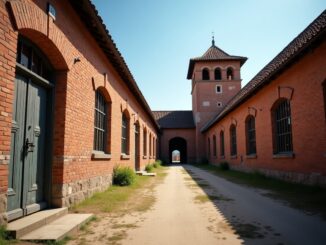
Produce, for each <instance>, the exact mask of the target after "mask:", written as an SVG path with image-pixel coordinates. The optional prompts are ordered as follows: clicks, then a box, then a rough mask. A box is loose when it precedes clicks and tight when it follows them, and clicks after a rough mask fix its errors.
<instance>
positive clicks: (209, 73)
mask: <svg viewBox="0 0 326 245" xmlns="http://www.w3.org/2000/svg"><path fill="white" fill-rule="evenodd" d="M246 60H247V58H246V57H241V56H233V55H229V54H227V53H226V52H224V51H223V50H221V49H220V48H218V47H217V46H215V41H214V37H213V39H212V46H211V47H210V48H209V49H208V50H207V51H206V52H205V53H204V54H203V55H202V56H200V57H197V58H192V59H190V61H189V68H188V75H187V79H191V80H192V86H191V95H192V111H193V116H194V121H195V125H196V156H197V161H201V160H202V159H203V158H204V157H205V156H206V153H205V145H206V144H207V143H206V142H204V136H203V135H202V133H201V131H200V130H201V128H202V127H203V126H204V125H205V124H206V123H207V122H208V121H209V120H210V119H212V118H213V117H214V116H215V115H216V114H218V113H219V112H220V111H221V110H222V109H223V107H224V106H225V105H226V104H227V103H228V102H229V101H230V99H231V98H232V97H233V96H234V95H235V94H236V93H238V91H239V90H240V89H241V76H240V67H241V66H242V65H243V64H244V63H245V62H246Z"/></svg>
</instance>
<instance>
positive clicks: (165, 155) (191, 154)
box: [160, 129, 196, 163]
mask: <svg viewBox="0 0 326 245" xmlns="http://www.w3.org/2000/svg"><path fill="white" fill-rule="evenodd" d="M175 137H180V138H183V139H185V140H186V142H187V155H188V156H187V158H188V163H194V162H196V148H195V146H196V144H195V143H196V134H195V129H163V130H162V134H161V136H160V150H161V152H160V154H161V155H160V158H161V159H162V160H164V161H166V162H169V159H170V156H169V141H170V140H171V139H173V138H175Z"/></svg>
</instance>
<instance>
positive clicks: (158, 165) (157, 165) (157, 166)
mask: <svg viewBox="0 0 326 245" xmlns="http://www.w3.org/2000/svg"><path fill="white" fill-rule="evenodd" d="M161 165H162V161H161V160H157V161H156V162H154V163H153V167H154V168H159V167H160V166H161Z"/></svg>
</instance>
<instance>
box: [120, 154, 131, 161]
mask: <svg viewBox="0 0 326 245" xmlns="http://www.w3.org/2000/svg"><path fill="white" fill-rule="evenodd" d="M120 158H121V160H129V159H130V155H126V154H124V153H122V154H121V157H120Z"/></svg>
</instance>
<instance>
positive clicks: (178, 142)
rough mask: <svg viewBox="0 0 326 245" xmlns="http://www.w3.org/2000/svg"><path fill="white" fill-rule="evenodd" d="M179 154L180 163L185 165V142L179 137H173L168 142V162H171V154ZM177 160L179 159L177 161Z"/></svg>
mask: <svg viewBox="0 0 326 245" xmlns="http://www.w3.org/2000/svg"><path fill="white" fill-rule="evenodd" d="M176 151H179V152H180V163H187V160H188V159H187V141H186V140H185V139H183V138H180V137H175V138H173V139H171V140H170V141H169V158H170V159H169V160H170V163H172V162H173V159H172V155H173V152H174V153H175V152H176ZM178 160H179V159H178Z"/></svg>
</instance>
